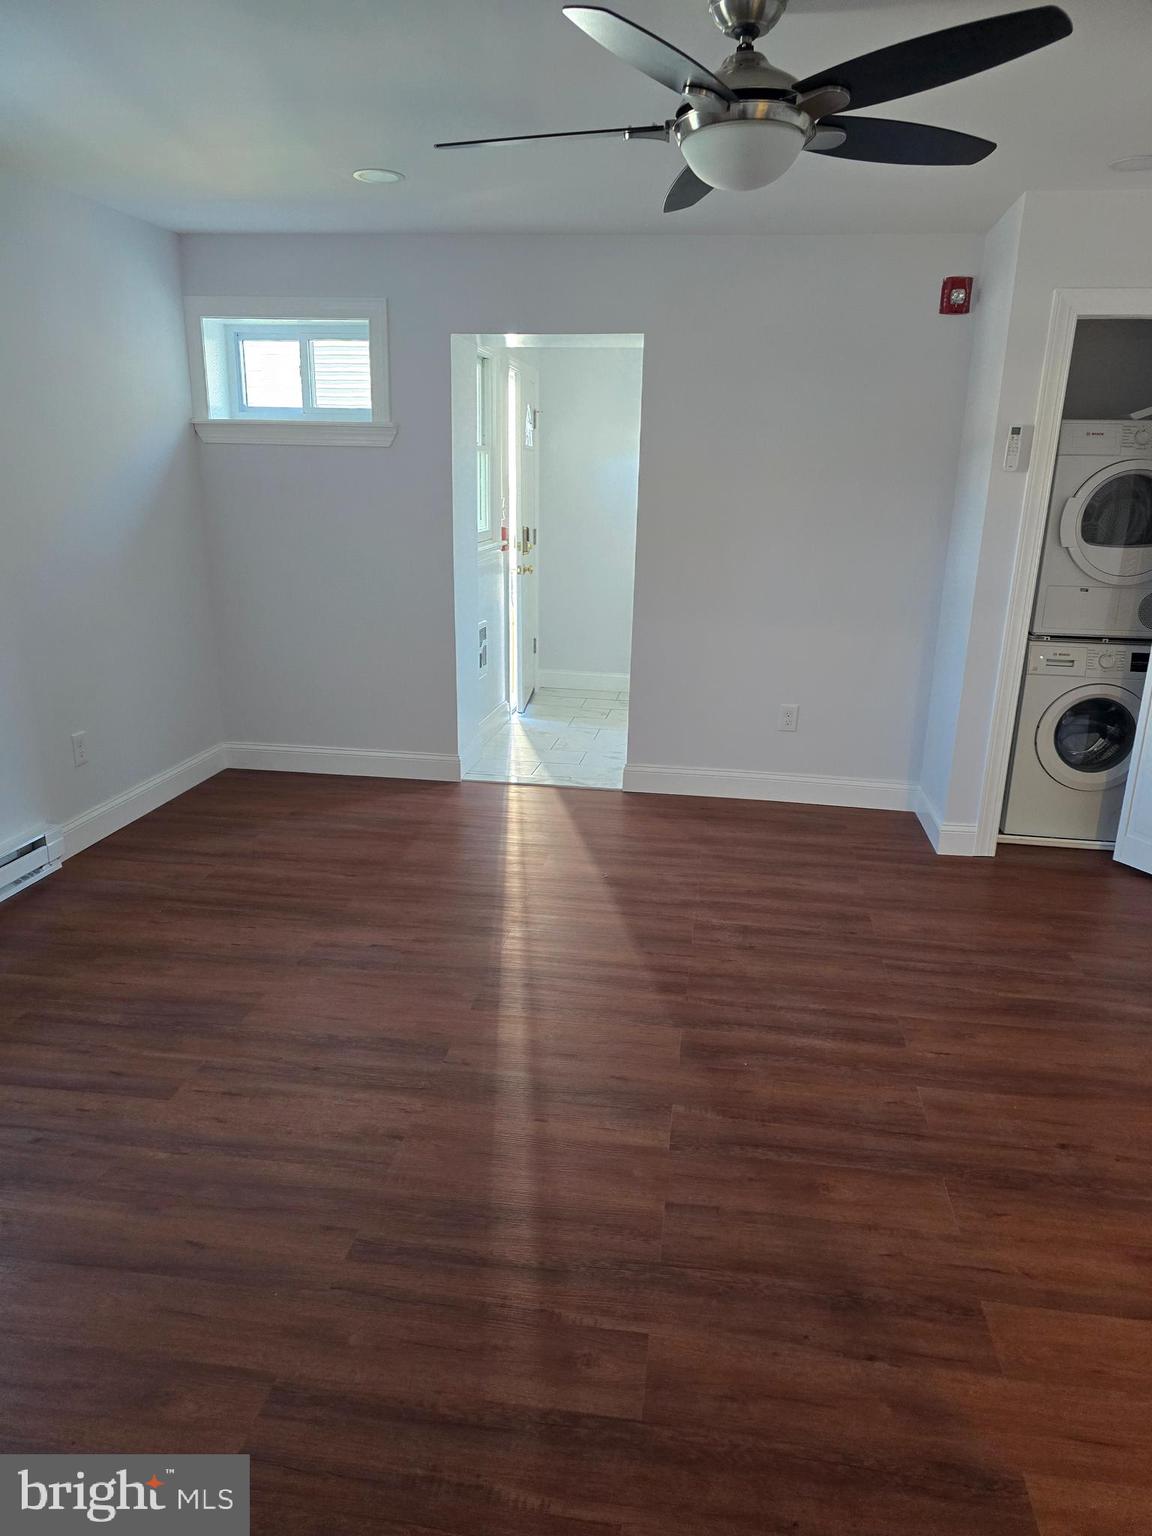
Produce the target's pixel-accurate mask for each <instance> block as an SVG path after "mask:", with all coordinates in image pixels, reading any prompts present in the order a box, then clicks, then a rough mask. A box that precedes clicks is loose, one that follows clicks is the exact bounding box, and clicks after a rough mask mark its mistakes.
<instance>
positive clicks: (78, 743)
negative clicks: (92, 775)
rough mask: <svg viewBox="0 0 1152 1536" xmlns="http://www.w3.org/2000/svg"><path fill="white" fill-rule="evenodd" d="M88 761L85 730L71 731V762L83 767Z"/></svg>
mask: <svg viewBox="0 0 1152 1536" xmlns="http://www.w3.org/2000/svg"><path fill="white" fill-rule="evenodd" d="M87 761H88V736H87V733H86V732H85V731H74V732H73V733H72V762H73V763H74V764H75V766H76V767H77V768H83V766H84V764H85V763H86V762H87Z"/></svg>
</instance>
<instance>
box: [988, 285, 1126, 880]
mask: <svg viewBox="0 0 1152 1536" xmlns="http://www.w3.org/2000/svg"><path fill="white" fill-rule="evenodd" d="M1149 300H1152V295H1149V296H1147V297H1146V300H1145V304H1144V306H1143V313H1141V312H1140V308H1139V307H1136V306H1134V309H1135V312H1134V313H1129V314H1126V315H1115V314H1109V313H1108V310H1107V308H1105V307H1104V306H1101V308H1102V309H1103V312H1102V313H1100V312H1097V313H1093V309H1092V306H1091V305H1090V304H1084V305H1083V307H1081V306H1080V305H1079V304H1077V305H1075V306H1073V305H1069V304H1067V303H1066V301H1065V300H1064V297H1063V296H1062V295H1057V302H1056V304H1055V308H1054V317H1053V341H1054V343H1056V344H1055V345H1053V346H1051V347H1050V354H1049V356H1050V364H1049V370H1048V375H1047V377H1046V378H1045V381H1044V394H1043V398H1042V402H1041V413H1040V419H1039V422H1038V426H1037V434H1036V437H1037V455H1036V458H1037V462H1036V464H1035V466H1034V479H1033V480H1032V481H1030V483H1029V486H1028V491H1027V494H1026V499H1025V537H1024V539H1023V540H1022V551H1021V555H1020V563H1019V565H1018V567H1017V571H1016V587H1015V589H1014V593H1013V607H1014V612H1013V614H1012V619H1011V627H1010V633H1011V630H1012V629H1014V630H1015V635H1014V636H1013V640H1012V641H1011V642H1010V645H1011V650H1008V649H1007V648H1006V651H1005V656H1004V670H1005V672H1007V673H1008V676H1004V675H1003V674H1002V695H1003V696H1004V698H1005V704H1006V705H1009V703H1010V707H1011V711H1012V713H1011V715H1010V716H1009V717H1007V718H1004V717H1001V718H1002V725H1001V737H1002V740H1003V746H1004V747H1005V748H1006V749H1007V750H1006V751H1004V753H1003V756H1004V758H1005V763H1004V771H1003V777H1002V778H1001V777H1000V776H999V773H998V772H997V765H996V763H995V761H994V754H990V757H992V758H993V761H992V762H991V763H990V769H989V774H990V779H991V777H992V776H993V775H995V777H996V782H997V787H998V788H999V806H1000V815H999V818H998V825H997V833H998V838H999V841H1002V842H1026V843H1042V844H1053V845H1057V846H1064V847H1068V846H1074V847H1082V848H1084V847H1087V848H1100V849H1113V848H1115V849H1116V856H1117V857H1118V858H1122V859H1123V860H1124V861H1125V862H1128V863H1138V864H1139V862H1140V860H1139V857H1137V856H1134V853H1133V848H1132V846H1131V845H1132V843H1133V839H1134V837H1135V840H1136V841H1137V842H1138V841H1139V838H1138V837H1136V836H1135V834H1136V831H1137V830H1138V823H1139V820H1140V814H1141V806H1142V803H1143V798H1142V796H1141V793H1140V791H1141V786H1142V781H1143V780H1144V779H1145V778H1147V776H1148V775H1147V768H1145V769H1143V771H1142V770H1141V768H1140V762H1141V756H1142V751H1141V749H1142V746H1143V743H1144V741H1145V738H1146V737H1147V734H1148V702H1147V700H1146V698H1145V695H1146V694H1147V692H1148V689H1147V687H1146V683H1147V675H1148V666H1149V657H1150V654H1152V302H1149ZM1106 303H1107V300H1106V299H1105V304H1106ZM1017 647H1018V648H1017ZM1013 653H1014V654H1013ZM1013 674H1014V675H1013ZM1013 685H1014V686H1013ZM991 787H992V786H991V784H990V785H989V788H991ZM1144 798H1147V800H1148V802H1149V804H1148V807H1147V810H1145V811H1144V812H1143V813H1142V814H1144V816H1145V819H1146V820H1148V822H1149V828H1150V829H1152V815H1149V814H1148V812H1149V811H1152V785H1149V786H1147V787H1146V788H1145V795H1144ZM1125 844H1127V845H1128V846H1127V847H1122V845H1125ZM1149 848H1150V849H1152V840H1150V841H1149ZM989 851H991V850H989ZM1145 857H1146V856H1145ZM1140 867H1144V866H1143V865H1141V866H1140Z"/></svg>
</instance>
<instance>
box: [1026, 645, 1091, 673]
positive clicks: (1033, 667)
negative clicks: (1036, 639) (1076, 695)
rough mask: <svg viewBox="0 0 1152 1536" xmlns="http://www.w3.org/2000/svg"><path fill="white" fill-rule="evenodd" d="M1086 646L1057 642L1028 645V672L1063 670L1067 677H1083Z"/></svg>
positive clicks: (1085, 662) (1085, 664) (1085, 665)
mask: <svg viewBox="0 0 1152 1536" xmlns="http://www.w3.org/2000/svg"><path fill="white" fill-rule="evenodd" d="M1087 651H1088V648H1087V646H1084V645H1060V644H1058V643H1054V644H1048V643H1047V642H1045V643H1044V644H1043V645H1030V646H1029V647H1028V670H1029V672H1052V673H1055V672H1063V673H1064V674H1065V675H1066V676H1067V677H1083V676H1084V673H1085V670H1086V669H1087V665H1088V655H1087Z"/></svg>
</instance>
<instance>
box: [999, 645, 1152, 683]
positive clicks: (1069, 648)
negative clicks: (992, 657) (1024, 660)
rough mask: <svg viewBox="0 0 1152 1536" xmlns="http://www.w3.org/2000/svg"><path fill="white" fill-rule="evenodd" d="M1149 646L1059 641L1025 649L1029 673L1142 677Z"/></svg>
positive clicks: (1146, 663) (1150, 648) (1151, 648)
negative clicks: (1068, 643) (1067, 643)
mask: <svg viewBox="0 0 1152 1536" xmlns="http://www.w3.org/2000/svg"><path fill="white" fill-rule="evenodd" d="M1150 650H1152V647H1149V646H1147V645H1139V644H1137V645H1133V644H1132V642H1131V641H1125V640H1115V641H1111V642H1109V641H1103V642H1100V643H1091V644H1087V645H1061V644H1060V642H1059V641H1048V640H1045V641H1034V642H1033V644H1031V645H1030V646H1029V647H1028V671H1029V672H1030V673H1037V672H1043V673H1048V674H1051V675H1053V676H1054V675H1055V674H1056V673H1063V674H1064V675H1065V676H1066V677H1099V678H1106V677H1114V678H1122V677H1133V676H1135V677H1143V676H1146V675H1147V672H1148V656H1149V652H1150Z"/></svg>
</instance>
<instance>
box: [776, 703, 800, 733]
mask: <svg viewBox="0 0 1152 1536" xmlns="http://www.w3.org/2000/svg"><path fill="white" fill-rule="evenodd" d="M799 724H800V706H799V704H781V706H780V717H779V719H778V720H777V721H776V729H777V730H778V731H794V730H795V729H796V727H797V726H798V725H799Z"/></svg>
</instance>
